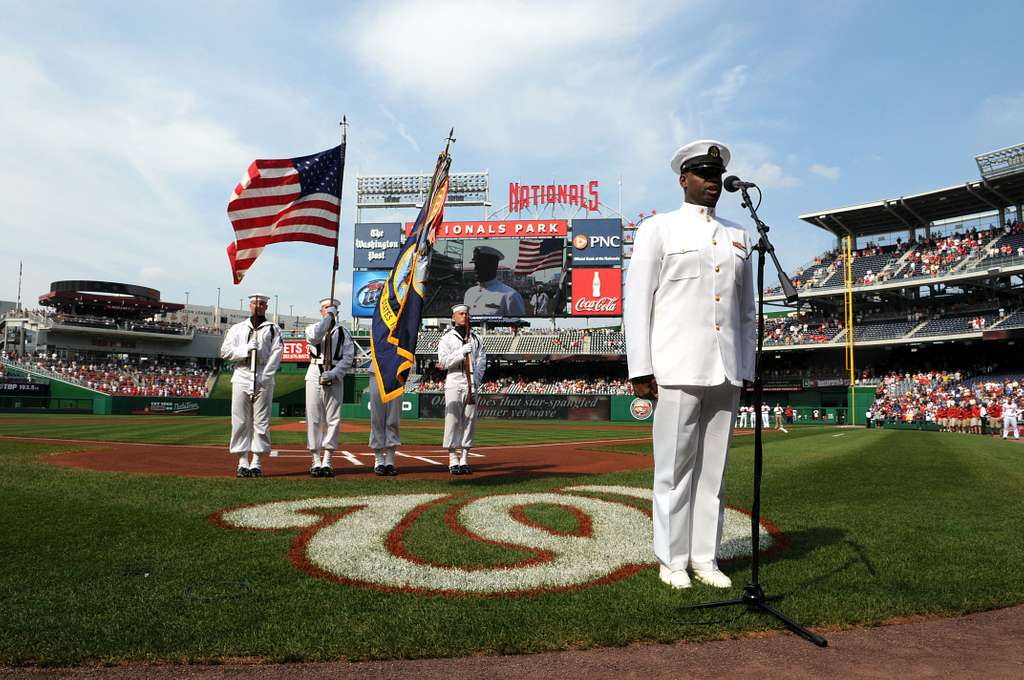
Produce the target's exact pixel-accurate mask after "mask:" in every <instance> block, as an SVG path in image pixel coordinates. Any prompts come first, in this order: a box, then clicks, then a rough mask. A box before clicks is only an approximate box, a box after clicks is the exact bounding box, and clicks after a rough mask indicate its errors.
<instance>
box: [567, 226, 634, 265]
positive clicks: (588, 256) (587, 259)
mask: <svg viewBox="0 0 1024 680" xmlns="http://www.w3.org/2000/svg"><path fill="white" fill-rule="evenodd" d="M621 263H622V220H620V219H619V218H617V217H616V218H613V219H608V218H601V219H588V220H573V221H572V265H573V267H609V266H618V265H619V264H621Z"/></svg>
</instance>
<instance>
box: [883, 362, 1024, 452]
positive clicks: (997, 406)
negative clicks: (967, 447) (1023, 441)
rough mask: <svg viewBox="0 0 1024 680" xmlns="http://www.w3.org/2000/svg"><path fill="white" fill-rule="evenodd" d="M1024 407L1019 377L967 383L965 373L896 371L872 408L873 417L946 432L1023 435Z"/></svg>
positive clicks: (884, 380)
mask: <svg viewBox="0 0 1024 680" xmlns="http://www.w3.org/2000/svg"><path fill="white" fill-rule="evenodd" d="M1022 409H1024V382H1022V380H1021V379H1020V378H1019V377H1015V376H1008V377H1005V378H990V379H987V380H984V381H978V380H975V381H972V382H966V381H963V380H962V376H961V374H960V373H959V372H945V371H941V372H940V371H921V372H918V373H915V374H909V373H905V374H898V373H892V374H890V375H887V376H886V377H885V378H883V380H882V382H881V383H880V384H879V386H878V389H877V391H876V398H875V402H874V404H872V407H871V409H870V414H871V415H870V418H869V420H870V421H874V422H875V423H877V424H880V423H883V422H902V423H934V424H936V425H938V426H939V428H941V429H942V430H943V431H946V432H961V433H970V434H982V432H983V431H984V430H985V429H986V428H987V429H988V431H990V432H1000V431H1001V432H1002V435H1003V437H1004V438H1006V437H1008V436H1010V435H1011V434H1012V435H1013V436H1014V437H1019V434H1018V432H1017V417H1018V414H1019V413H1020V411H1021V410H1022Z"/></svg>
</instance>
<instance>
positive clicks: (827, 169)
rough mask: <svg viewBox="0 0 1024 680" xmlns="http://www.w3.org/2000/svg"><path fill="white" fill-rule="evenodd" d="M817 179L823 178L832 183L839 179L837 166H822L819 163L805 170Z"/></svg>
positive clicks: (839, 172)
mask: <svg viewBox="0 0 1024 680" xmlns="http://www.w3.org/2000/svg"><path fill="white" fill-rule="evenodd" d="M807 169H808V170H810V171H811V172H813V173H814V174H815V175H817V176H818V177H824V178H825V179H829V180H832V181H833V182H834V181H836V180H838V179H839V176H840V174H841V171H840V169H839V166H835V165H822V164H821V163H814V164H813V165H811V167H809V168H807Z"/></svg>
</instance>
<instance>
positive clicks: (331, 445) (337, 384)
mask: <svg viewBox="0 0 1024 680" xmlns="http://www.w3.org/2000/svg"><path fill="white" fill-rule="evenodd" d="M332 324H333V328H332V327H331V326H332ZM328 329H330V330H328ZM328 334H330V338H331V364H332V365H331V369H330V370H329V371H325V370H324V356H325V355H324V349H325V345H326V344H327V336H328ZM306 344H307V345H308V346H309V358H310V362H309V368H307V369H306V445H307V447H308V448H309V451H310V453H311V454H312V455H313V468H320V467H321V464H320V463H321V460H320V457H319V456H320V452H321V450H322V451H323V461H322V467H324V468H330V467H331V454H332V453H333V452H334V450H335V449H337V448H338V439H339V435H340V433H341V403H342V400H343V399H344V395H343V391H344V384H343V380H342V379H343V378H344V376H345V373H346V372H347V371H348V369H350V368H352V362H353V361H354V359H355V353H356V345H355V342H353V341H352V336H351V335H350V334H349V332H348V331H347V330H345V328H344V327H342V326H341V325H339V324H337V323H336V321H335V320H334V318H333V316H332V315H331V314H328V315H326V316H325V317H323V318H322V319H320V321H318V322H317V323H313V324H309V325H308V326H306ZM322 379H323V380H322ZM328 381H329V384H327V385H324V384H321V383H322V382H328Z"/></svg>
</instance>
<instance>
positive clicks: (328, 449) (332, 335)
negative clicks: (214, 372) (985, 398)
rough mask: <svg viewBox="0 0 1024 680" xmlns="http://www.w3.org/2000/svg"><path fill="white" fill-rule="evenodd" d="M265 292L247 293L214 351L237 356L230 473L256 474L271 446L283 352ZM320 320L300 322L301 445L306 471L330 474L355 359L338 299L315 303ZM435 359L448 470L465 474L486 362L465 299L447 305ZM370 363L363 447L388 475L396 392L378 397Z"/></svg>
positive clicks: (395, 439) (396, 427) (395, 441)
mask: <svg viewBox="0 0 1024 680" xmlns="http://www.w3.org/2000/svg"><path fill="white" fill-rule="evenodd" d="M268 301H269V297H268V296H266V295H258V294H257V295H252V296H250V298H249V310H250V312H251V314H252V316H250V318H248V319H246V320H245V321H242V322H239V323H237V324H235V325H233V326H232V327H231V328H230V329H229V330H228V332H227V333H226V334H225V336H224V341H223V343H222V345H221V351H220V354H221V357H222V358H223V359H225V360H227V361H232V362H236V363H235V367H234V371H233V374H232V377H231V387H232V391H231V443H230V445H229V451H230V452H231V453H232V454H233V455H235V456H236V457H237V459H238V462H237V467H236V473H235V474H236V476H237V477H261V476H262V475H263V457H264V456H266V455H267V454H268V453H269V452H270V450H271V439H270V406H271V403H272V399H273V393H274V379H275V375H276V373H277V369H278V367H279V366H280V363H281V357H282V356H283V353H284V342H283V340H282V338H281V331H280V328H278V326H277V325H275V324H273V323H271V322H269V321H267V318H266V309H267V302H268ZM320 316H321V318H320V321H318V322H317V323H314V324H309V325H308V326H306V328H305V337H306V343H307V345H308V351H309V357H310V362H309V367H308V368H307V370H306V377H305V398H306V445H307V448H308V451H309V455H310V468H309V473H310V476H312V477H333V476H334V467H333V461H332V457H333V455H334V453H335V452H336V451H337V448H338V443H339V440H340V434H341V405H342V400H343V387H342V385H343V378H344V376H345V374H346V373H347V372H348V371H350V370H351V369H352V367H353V365H354V363H355V357H356V346H355V342H354V341H353V340H352V335H351V333H350V332H349V331H348V329H346V328H344V327H343V326H342V325H341V324H340V323H339V322H338V301H337V300H336V299H331V298H325V299H323V300H321V302H320ZM437 361H438V365H439V366H440V367H442V369H443V370H445V371H446V373H447V375H446V379H445V385H444V391H445V431H444V440H443V445H444V447H445V448H446V449H447V450H448V468H449V472H450V473H451V474H452V475H464V474H470V473H471V472H472V469H471V467H470V466H469V454H470V449H471V448H472V447H473V441H474V433H475V430H476V400H475V395H476V394H477V392H478V391H479V388H480V384H481V382H482V379H483V375H484V369H485V367H486V363H487V355H486V353H485V352H484V347H483V340H482V339H481V338H480V336H479V335H478V334H477V333H476V332H474V331H473V330H472V327H471V323H470V317H469V311H468V307H467V306H466V305H462V304H459V305H456V306H455V307H454V308H453V309H452V326H451V327H450V328H449V329H448V330H447V331H446V332H445V334H444V335H443V336H442V337H441V341H440V342H439V343H438V354H437ZM381 385H382V383H381V382H380V381H378V379H377V375H376V371H375V369H374V368H373V366H372V363H371V375H370V381H369V388H368V396H369V406H370V437H369V446H370V448H371V449H373V452H374V468H373V470H374V473H375V474H377V475H378V476H395V475H397V474H398V468H397V466H396V465H395V455H396V453H397V447H399V446H401V433H400V419H401V409H402V400H401V398H395V399H391V400H390V401H385V400H384V398H383V395H382V393H381Z"/></svg>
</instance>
